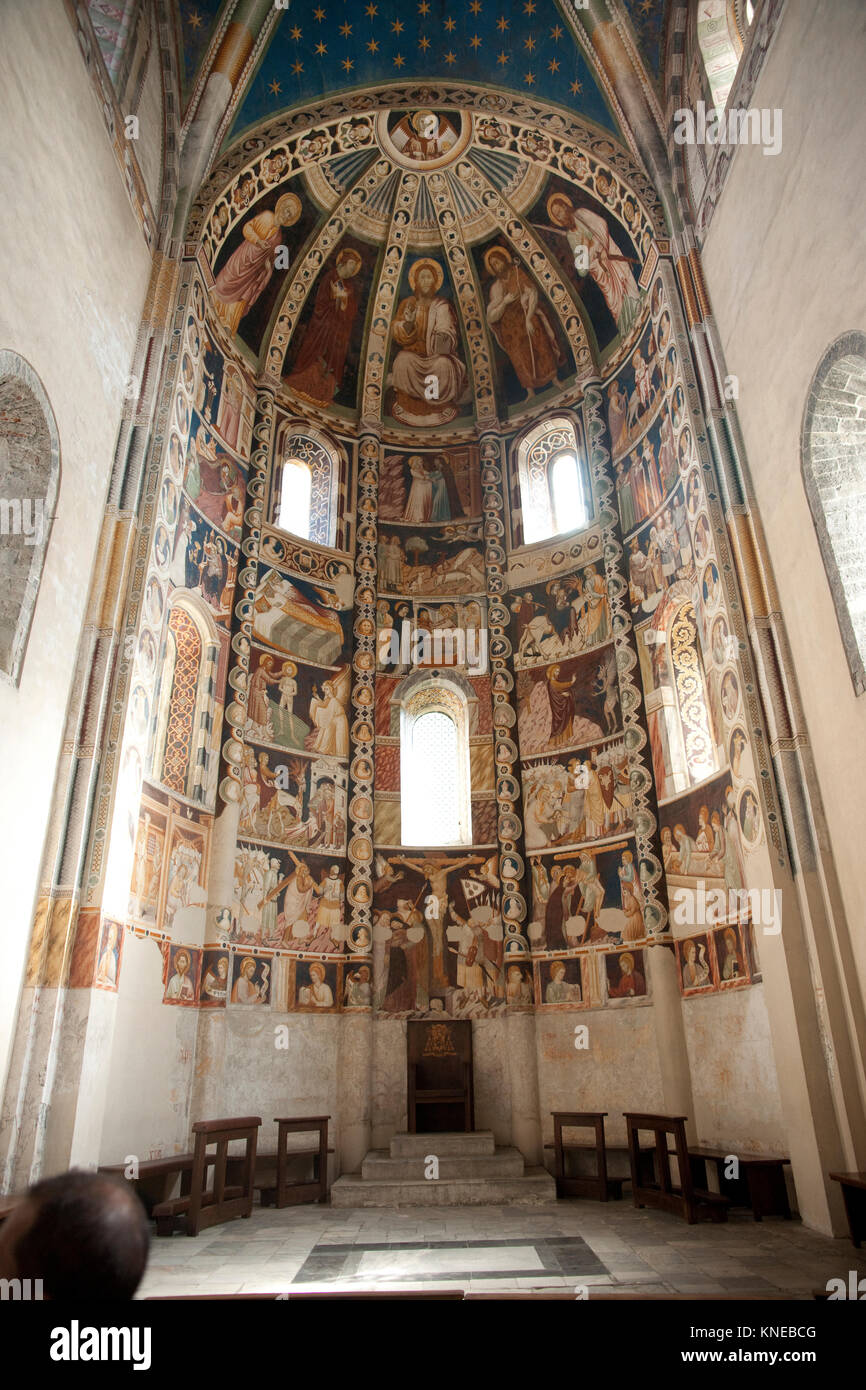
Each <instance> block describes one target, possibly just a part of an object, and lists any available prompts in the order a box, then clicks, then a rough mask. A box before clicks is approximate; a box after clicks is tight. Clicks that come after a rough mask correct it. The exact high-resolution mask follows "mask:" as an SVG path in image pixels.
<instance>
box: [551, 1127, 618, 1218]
mask: <svg viewBox="0 0 866 1390" xmlns="http://www.w3.org/2000/svg"><path fill="white" fill-rule="evenodd" d="M552 1114H553V1147H554V1153H555V1162H556V1168H555V1172H554V1177H555V1178H556V1195H557V1197H595V1198H596V1199H597V1200H598V1201H599V1202H607V1201H609V1200H610V1199H611V1197H613V1198H614V1200H616V1201H618V1200H619V1199H620V1198H621V1197H622V1185H623V1182H624V1181H625V1179H624V1178H611V1177H609V1176H608V1172H607V1149H606V1147H605V1141H604V1120H605V1116H606V1115H607V1111H606V1110H554V1111H552ZM563 1129H591V1130H593V1132H594V1135H595V1138H594V1142H592V1143H590V1144H567V1143H566V1142H565V1141H564V1139H563V1137H562V1131H563ZM577 1151H580V1152H583V1153H592V1152H594V1153H595V1173H594V1174H589V1173H588V1174H585V1175H584V1174H569V1173H567V1172H566V1168H567V1162H566V1155H567V1154H569V1153H574V1152H577Z"/></svg>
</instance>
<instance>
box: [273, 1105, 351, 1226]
mask: <svg viewBox="0 0 866 1390" xmlns="http://www.w3.org/2000/svg"><path fill="white" fill-rule="evenodd" d="M330 1118H331V1117H330V1115H298V1116H291V1117H287V1118H283V1119H280V1117H279V1116H277V1117H276V1124H277V1126H278V1129H277V1179H276V1183H275V1184H274V1183H271V1182H269V1181H267V1180H264V1181H261V1180H260V1181H257V1182H256V1184H255V1186H256V1188H257V1189H258V1191H259V1192H260V1194H261V1202H262V1206H263V1207H269V1206H271V1205H272V1204H275V1205H276V1206H277V1207H288V1206H294V1205H296V1204H298V1203H300V1202H326V1201H327V1200H328V1154H329V1153H333V1152H334V1150H333V1149H332V1148H331V1149H329V1148H328V1121H329V1120H330ZM290 1134H316V1135H317V1136H318V1143H317V1144H316V1146H315V1148H312V1149H290V1148H288V1137H289V1135H290ZM299 1158H312V1160H313V1177H312V1180H311V1181H303V1180H291V1179H290V1178H289V1165H290V1162H291V1161H292V1160H293V1159H299Z"/></svg>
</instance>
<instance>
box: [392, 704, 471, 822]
mask: <svg viewBox="0 0 866 1390" xmlns="http://www.w3.org/2000/svg"><path fill="white" fill-rule="evenodd" d="M406 737H407V740H408V742H409V747H408V748H404V750H403V759H402V778H401V782H402V791H401V798H400V799H401V803H402V822H403V843H404V845H459V844H462V843H463V842H464V836H463V827H462V825H461V819H462V818H461V815H460V801H461V785H460V783H461V779H460V746H459V735H458V730H457V725H456V724H455V722H454V720H453V719H452V718H451V716H450V715H449V714H445V713H444V712H443V711H441V710H429V711H428V712H426V713H424V714H419V715H418V716H417V718H415V719H413V720H412V723H411V726H410V728H409V729H408V730H407V731H406Z"/></svg>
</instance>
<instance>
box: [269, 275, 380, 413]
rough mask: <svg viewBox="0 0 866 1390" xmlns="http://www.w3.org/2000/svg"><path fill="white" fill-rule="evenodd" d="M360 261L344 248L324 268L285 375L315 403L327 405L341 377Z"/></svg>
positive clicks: (297, 389) (292, 384)
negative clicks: (332, 261) (302, 331)
mask: <svg viewBox="0 0 866 1390" xmlns="http://www.w3.org/2000/svg"><path fill="white" fill-rule="evenodd" d="M361 264H362V263H361V257H360V255H359V254H358V252H357V251H353V250H351V249H345V250H343V251H340V252H339V253H338V255H337V259H336V264H334V265H332V266H330V267H329V269H328V270H326V271H325V274H324V275H323V276H322V279H321V283H320V284H319V288H318V290H317V291H316V303H315V306H314V308H313V314H312V317H311V319H310V321H309V323H308V324H307V326H306V328H305V330H304V335H303V337H302V339H301V345H300V348H299V349H298V355H297V357H296V359H295V365H294V367H293V369H292V371H291V374H290V375H289V376H288V377H286V385H287V386H290V387H291V388H292V390H293V391H296V392H297V393H298V395H299V396H304V397H306V399H307V400H310V401H315V403H316V404H317V405H328V404H329V403H330V402H331V401H332V400H333V399H334V397H335V396H336V394H337V392H338V390H339V389H340V385H341V383H342V380H343V372H344V371H345V367H346V355H347V353H348V351H349V340H350V338H351V336H352V325H353V323H354V322H355V317H356V315H357V313H358V291H357V288H356V286H355V284H354V283H353V281H354V279H355V276H356V275H357V274H358V272H359V270H360V269H361Z"/></svg>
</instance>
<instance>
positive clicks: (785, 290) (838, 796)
mask: <svg viewBox="0 0 866 1390" xmlns="http://www.w3.org/2000/svg"><path fill="white" fill-rule="evenodd" d="M864 49H866V11H864V9H863V6H862V5H860V4H858V3H857V0H838V3H837V2H836V0H833V3H826V0H825V3H823V4H818V5H789V6H787V8H786V12H785V17H784V21H783V23H782V24H781V25H780V27H779V32H778V34H777V35H776V38H775V40H774V43H773V47H772V48H771V50H770V52H769V54H768V56H767V59H766V62H765V65H764V67H763V69H762V72H761V75H760V77H759V79H758V84H757V87H756V89H755V91H754V93H753V96H752V100H751V105H752V106H753V107H756V108H758V109H764V108H767V109H769V110H775V109H777V108H778V109H779V110H781V112H782V149H781V152H780V153H779V154H778V155H775V156H768V155H765V154H764V153H763V152H762V150H761V148H760V146H749V145H746V146H741V147H740V148H739V149H738V150H737V151H736V154H735V157H734V159H733V162H732V165H731V168H730V170H729V173H728V177H727V181H726V184H725V187H724V189H723V192H722V194H721V197H720V199H719V203H718V206H717V208H716V210H715V213H714V215H713V219H712V222H711V224H710V227H709V231H708V233H707V236H706V239H705V241H704V244H703V248H702V259H703V265H704V269H705V274H706V280H707V285H708V289H709V292H710V296H711V299H712V305H713V310H714V316H715V319H716V323H717V326H718V330H719V334H720V337H721V342H722V345H723V348H724V352H725V358H726V362H727V367H728V371H729V372H731V373H734V374H735V375H736V378H737V383H738V391H739V395H738V398H737V408H738V413H739V419H740V423H741V426H742V431H743V438H744V441H745V445H746V449H747V451H748V457H749V460H750V463H751V469H752V482H753V486H754V489H755V494H756V498H757V502H758V506H759V508H760V514H761V518H762V521H763V527H764V533H765V536H766V542H767V546H768V550H769V555H770V559H771V562H772V564H773V567H774V572H775V579H776V583H777V587H778V593H779V601H780V607H781V610H782V612H783V613H784V614H785V615H786V616H787V619H788V623H787V633H788V638H789V641H790V649H791V660H792V663H793V666H794V669H795V670H796V672H797V679H798V683H799V690H800V694H801V696H802V703H803V714H804V716H805V725H806V727H807V728H808V739H809V743H810V744H811V749H812V753H813V756H814V766H815V769H816V772H817V779H818V784H819V790H820V798H821V801H822V802H823V810H824V814H825V816H826V825H825V826H824V827H815V828H814V831H813V834H814V837H815V843H816V846H820V849H821V851H826V849H827V848H828V847H829V846H832V853H833V856H834V858H835V862H836V868H837V872H838V882H839V885H840V886H841V896H842V900H843V903H844V911H845V914H846V916H847V918H848V921H849V922H850V923H851V924H856V926H857V927H859V926H860V925H861V924H862V922H863V920H864V916H866V882H864V878H863V872H862V834H861V833H860V827H862V825H863V822H864V816H866V776H864V774H866V698H864V697H863V696H862V695H861V696H858V695H856V694H855V690H854V686H853V683H852V680H851V675H850V672H849V668H848V663H847V660H846V656H845V650H844V646H843V642H842V638H841V636H840V632H839V625H838V622H837V619H836V613H835V610H834V605H833V596H832V592H831V588H830V584H829V582H828V579H827V574H826V571H825V568H824V563H823V560H822V556H821V550H820V547H819V543H818V538H817V535H816V533H815V529H814V525H813V522H812V517H811V514H810V510H809V503H808V499H807V495H806V490H805V487H804V485H803V480H802V477H801V458H800V431H801V427H802V423H803V418H804V413H805V410H806V405H807V401H808V396H809V387H810V383H811V381H812V378H813V375H814V373H815V371H816V369H817V368H818V365H819V363H820V361H821V359H822V358H823V356H824V354H825V352H826V351H827V349H828V348H829V347H830V346H831V344H832V343H833V342H834V341H835V340H836V339H837V338H839V337H840V336H841V335H842V334H844V333H846V332H849V331H852V330H858V329H859V330H860V331H861V332H862V331H863V330H864V329H866V286H864V281H863V273H862V270H863V266H862V260H863V255H862V246H863V225H862V210H861V209H860V207H859V204H858V197H859V192H860V188H861V184H862V181H861V180H860V179H859V176H858V174H857V172H856V171H857V169H858V166H859V164H860V163H861V162H862V159H861V153H862V149H863V145H864V141H866V112H864V107H863V102H862V99H861V97H862V82H861V73H862V63H863V53H864ZM818 92H820V94H821V95H820V99H818V98H817V97H816V94H817V93H818ZM846 171H847V173H846ZM744 209H748V213H747V215H745V216H744V212H743V210H744ZM860 542H861V545H862V537H861V538H860ZM794 732H795V734H796V735H800V733H801V730H795V731H794ZM796 747H797V742H796V741H795V742H794V743H793V744H792V747H791V749H789V750H782V751H784V752H787V755H788V756H789V757H796ZM803 868H804V871H809V872H811V873H812V874H813V875H814V873H815V872H817V873H818V877H819V880H820V886H819V888H818V890H817V891H819V892H821V893H822V894H829V895H830V896H831V897H832V894H833V893H834V891H835V889H834V888H833V886H832V885H829V884H827V883H826V882H824V881H823V873H822V871H821V866H820V865H816V864H813V865H811V866H809V865H804V866H803ZM851 946H852V950H853V958H854V960H855V961H856V966H855V969H856V972H857V975H858V977H859V981H860V988H861V990H862V988H863V986H864V985H866V933H864V932H863V931H862V930H856V929H855V930H854V931H853V932H852V940H851ZM849 969H850V966H849Z"/></svg>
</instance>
